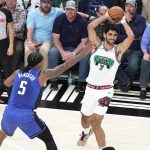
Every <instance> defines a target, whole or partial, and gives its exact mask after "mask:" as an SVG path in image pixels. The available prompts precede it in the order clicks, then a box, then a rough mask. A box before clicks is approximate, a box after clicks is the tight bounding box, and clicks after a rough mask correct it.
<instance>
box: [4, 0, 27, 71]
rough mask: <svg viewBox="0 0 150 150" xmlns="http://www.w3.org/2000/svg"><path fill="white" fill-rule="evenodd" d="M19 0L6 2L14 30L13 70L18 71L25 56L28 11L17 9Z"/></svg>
mask: <svg viewBox="0 0 150 150" xmlns="http://www.w3.org/2000/svg"><path fill="white" fill-rule="evenodd" d="M16 3H17V0H13V1H12V0H6V6H7V9H9V10H10V11H11V13H12V17H13V28H14V36H15V38H14V54H13V62H12V69H13V71H14V70H16V69H18V68H19V67H20V66H19V65H21V64H20V63H21V62H22V61H23V54H24V30H25V23H26V10H24V9H21V8H17V7H16Z"/></svg>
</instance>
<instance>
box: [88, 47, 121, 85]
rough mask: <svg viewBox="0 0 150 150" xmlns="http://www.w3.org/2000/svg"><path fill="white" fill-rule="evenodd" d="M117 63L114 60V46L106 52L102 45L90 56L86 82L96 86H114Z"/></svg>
mask: <svg viewBox="0 0 150 150" xmlns="http://www.w3.org/2000/svg"><path fill="white" fill-rule="evenodd" d="M118 66H119V62H118V61H117V59H116V54H115V46H114V47H113V48H112V49H111V50H108V51H106V50H105V49H104V48H103V44H102V45H101V46H100V47H99V48H98V49H97V50H96V51H95V52H94V53H93V54H92V55H91V58H90V71H89V75H88V77H87V79H86V81H87V82H88V83H89V84H92V85H96V86H103V85H112V86H113V85H114V84H113V81H114V79H115V76H116V72H117V69H118Z"/></svg>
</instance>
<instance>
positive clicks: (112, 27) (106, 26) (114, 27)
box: [104, 24, 118, 33]
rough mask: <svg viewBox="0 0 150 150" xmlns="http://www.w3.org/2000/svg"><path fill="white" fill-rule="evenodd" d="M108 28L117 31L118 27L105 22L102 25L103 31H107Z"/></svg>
mask: <svg viewBox="0 0 150 150" xmlns="http://www.w3.org/2000/svg"><path fill="white" fill-rule="evenodd" d="M110 30H112V31H116V32H117V33H118V28H117V25H116V24H107V25H105V27H104V33H108V32H109V31H110Z"/></svg>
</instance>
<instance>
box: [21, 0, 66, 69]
mask: <svg viewBox="0 0 150 150" xmlns="http://www.w3.org/2000/svg"><path fill="white" fill-rule="evenodd" d="M52 5H53V0H40V7H38V8H35V9H33V10H31V11H29V13H28V16H27V40H26V41H25V57H24V61H25V65H27V57H28V55H29V54H30V53H31V52H33V51H35V45H36V44H39V43H41V42H42V43H43V44H42V46H41V47H40V50H39V51H40V52H41V53H42V55H43V57H44V67H43V69H47V67H48V52H49V50H50V48H51V46H52V44H53V43H52V27H53V23H54V20H55V18H56V17H57V16H58V15H60V14H62V13H64V11H63V10H61V9H59V8H55V7H52Z"/></svg>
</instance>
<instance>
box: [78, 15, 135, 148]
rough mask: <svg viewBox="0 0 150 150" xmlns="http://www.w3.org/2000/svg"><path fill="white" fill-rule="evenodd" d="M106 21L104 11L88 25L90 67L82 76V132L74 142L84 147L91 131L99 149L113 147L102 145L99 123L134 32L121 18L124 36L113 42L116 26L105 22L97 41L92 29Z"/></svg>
mask: <svg viewBox="0 0 150 150" xmlns="http://www.w3.org/2000/svg"><path fill="white" fill-rule="evenodd" d="M106 20H108V21H111V19H110V17H109V15H108V14H107V13H106V15H103V16H101V17H100V18H98V19H96V20H94V21H93V22H91V23H90V24H89V25H88V32H89V39H90V41H92V42H93V45H94V46H95V47H96V50H95V52H93V54H92V55H91V58H90V70H89V75H88V77H87V79H86V81H87V86H86V90H85V95H84V98H83V100H82V108H81V114H82V117H81V124H82V127H83V132H82V134H81V137H80V139H79V140H78V142H77V144H78V145H79V146H84V145H85V144H86V141H87V139H88V137H89V136H90V135H91V134H92V132H94V134H95V137H96V140H97V143H98V146H99V149H100V150H114V148H113V147H109V146H106V141H105V133H104V131H103V129H102V127H101V123H102V120H103V118H104V115H105V114H106V111H107V109H108V106H109V103H110V101H111V98H112V97H113V93H114V89H113V81H114V78H115V75H116V71H117V69H118V66H119V64H120V63H119V62H120V61H121V57H122V54H123V53H124V52H125V51H126V50H127V49H128V48H129V46H130V44H131V43H132V41H133V39H134V35H133V32H132V30H131V29H130V27H129V25H128V24H127V22H126V20H125V19H123V20H122V21H121V23H122V25H123V27H124V28H125V30H126V34H127V37H126V39H125V40H124V41H123V42H122V43H120V44H118V45H115V44H114V43H115V41H116V39H117V28H116V27H115V25H114V24H109V25H108V26H107V27H105V29H104V38H105V41H104V42H101V41H100V40H99V39H98V37H97V36H96V32H95V30H94V28H95V27H97V26H98V25H99V24H100V25H101V24H102V23H103V22H105V21H106ZM91 128H92V129H91Z"/></svg>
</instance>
